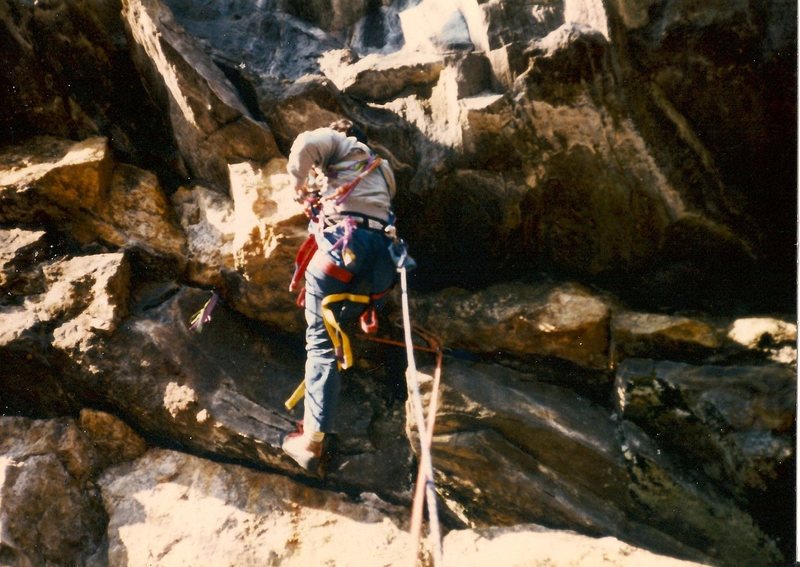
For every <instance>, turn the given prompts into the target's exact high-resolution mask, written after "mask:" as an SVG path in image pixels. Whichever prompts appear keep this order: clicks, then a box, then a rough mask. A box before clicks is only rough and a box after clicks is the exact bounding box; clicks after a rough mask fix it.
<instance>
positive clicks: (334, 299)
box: [322, 293, 371, 370]
mask: <svg viewBox="0 0 800 567" xmlns="http://www.w3.org/2000/svg"><path fill="white" fill-rule="evenodd" d="M340 301H350V302H351V303H363V304H364V305H368V304H369V302H370V301H371V300H370V297H369V295H362V294H355V293H333V294H331V295H326V296H325V297H324V298H323V299H322V320H323V321H324V322H325V328H326V329H327V330H328V335H330V337H331V342H332V343H333V348H334V351H335V352H336V354H337V359H338V361H339V368H340V369H341V370H346V369H347V368H350V367H351V366H353V350H352V348H350V338H349V337H348V336H347V333H345V332H344V331H343V330H342V327H341V325H339V322H338V321H337V320H336V316H335V315H334V314H333V310H332V309H331V308H330V307H329V306H330V304H331V303H339V302H340ZM340 353H341V355H340Z"/></svg>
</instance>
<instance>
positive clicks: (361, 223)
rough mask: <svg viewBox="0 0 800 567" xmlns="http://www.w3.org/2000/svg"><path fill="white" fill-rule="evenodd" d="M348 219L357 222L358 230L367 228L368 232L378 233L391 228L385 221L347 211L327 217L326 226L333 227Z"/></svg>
mask: <svg viewBox="0 0 800 567" xmlns="http://www.w3.org/2000/svg"><path fill="white" fill-rule="evenodd" d="M346 217H350V218H352V219H353V220H355V222H356V225H357V227H358V228H365V229H367V230H377V231H378V232H383V231H384V229H385V228H386V227H387V226H389V223H388V222H387V221H385V220H382V219H379V218H376V217H371V216H369V215H365V214H363V213H350V212H346V211H345V212H342V213H339V214H336V215H331V216H327V217H325V225H326V226H333V225H335V224H337V223H339V222H340V221H342V220H344V219H345V218H346Z"/></svg>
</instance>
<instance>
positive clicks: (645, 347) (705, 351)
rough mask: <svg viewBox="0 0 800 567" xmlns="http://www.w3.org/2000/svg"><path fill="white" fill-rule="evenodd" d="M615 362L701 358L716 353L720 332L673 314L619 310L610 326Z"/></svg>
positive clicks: (709, 325) (719, 344) (698, 321)
mask: <svg viewBox="0 0 800 567" xmlns="http://www.w3.org/2000/svg"><path fill="white" fill-rule="evenodd" d="M611 333H612V336H613V341H614V357H615V360H617V361H621V360H624V359H625V358H648V357H659V358H667V359H672V360H676V359H691V358H694V359H695V360H697V359H702V358H703V357H708V356H711V355H713V354H714V353H715V352H717V351H719V349H720V347H721V346H722V344H723V340H722V336H721V335H722V333H721V332H720V331H719V330H718V329H717V328H716V327H715V326H714V325H712V324H710V323H708V322H705V321H701V320H698V319H693V318H691V317H680V316H673V315H661V314H656V313H639V312H633V311H622V312H619V313H614V317H613V319H612V325H611Z"/></svg>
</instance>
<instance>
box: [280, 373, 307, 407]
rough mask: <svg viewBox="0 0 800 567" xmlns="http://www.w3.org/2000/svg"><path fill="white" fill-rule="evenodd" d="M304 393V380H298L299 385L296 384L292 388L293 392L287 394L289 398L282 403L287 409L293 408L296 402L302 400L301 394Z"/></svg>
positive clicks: (303, 394)
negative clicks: (289, 394)
mask: <svg viewBox="0 0 800 567" xmlns="http://www.w3.org/2000/svg"><path fill="white" fill-rule="evenodd" d="M305 395H306V381H305V380H302V381H301V382H300V385H299V386H297V388H295V389H294V392H292V395H291V396H289V399H288V400H286V402H285V403H284V404H283V405H284V406H286V409H287V410H293V409H294V406H296V405H297V402H299V401H300V400H302V399H303V396H305Z"/></svg>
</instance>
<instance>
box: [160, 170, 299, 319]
mask: <svg viewBox="0 0 800 567" xmlns="http://www.w3.org/2000/svg"><path fill="white" fill-rule="evenodd" d="M229 179H230V183H229V184H230V188H231V194H232V198H231V199H228V198H226V197H224V196H219V195H217V194H215V193H214V191H211V190H209V189H206V188H203V187H199V186H198V187H194V188H193V189H191V190H190V189H188V188H181V189H180V190H178V191H177V192H176V193H175V195H173V203H174V204H175V206H176V209H177V211H178V215H179V218H180V223H181V225H182V226H183V228H184V230H185V231H186V234H187V236H188V250H189V262H188V275H189V278H190V280H191V281H193V282H195V283H198V284H200V285H206V286H212V287H217V288H219V289H220V291H221V293H222V294H223V296H224V297H225V299H226V300H227V301H229V302H230V303H231V304H232V306H234V307H235V308H236V309H237V310H238V311H239V312H240V313H243V314H245V315H247V316H248V317H250V318H252V319H256V320H260V321H264V322H267V323H270V324H272V325H275V326H278V327H280V328H283V329H284V330H288V331H298V330H301V329H303V328H304V327H305V322H304V319H303V313H302V310H300V309H298V308H297V305H296V304H295V297H294V295H292V294H290V293H289V292H288V288H289V282H290V281H291V279H292V273H293V270H294V258H295V254H296V253H297V249H298V248H299V247H300V244H301V243H302V242H303V240H304V239H305V237H306V236H307V226H308V219H307V218H306V217H305V216H304V215H303V214H302V210H301V207H300V206H299V205H298V204H297V203H295V201H294V198H295V193H294V190H293V187H292V184H291V182H290V181H289V177H288V175H287V174H286V160H285V159H275V160H272V161H271V162H269V163H268V164H266V165H264V166H260V165H258V164H256V163H253V162H241V163H236V164H231V165H230V166H229Z"/></svg>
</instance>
